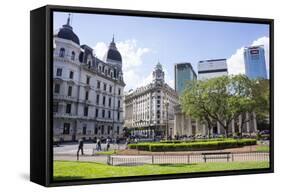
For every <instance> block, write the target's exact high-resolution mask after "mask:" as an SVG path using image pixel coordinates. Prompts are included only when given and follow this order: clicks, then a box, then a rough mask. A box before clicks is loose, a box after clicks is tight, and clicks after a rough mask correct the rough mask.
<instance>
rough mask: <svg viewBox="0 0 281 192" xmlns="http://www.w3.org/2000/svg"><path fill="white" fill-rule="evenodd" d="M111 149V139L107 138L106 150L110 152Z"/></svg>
mask: <svg viewBox="0 0 281 192" xmlns="http://www.w3.org/2000/svg"><path fill="white" fill-rule="evenodd" d="M109 148H110V139H109V138H107V139H106V150H107V151H108V149H109Z"/></svg>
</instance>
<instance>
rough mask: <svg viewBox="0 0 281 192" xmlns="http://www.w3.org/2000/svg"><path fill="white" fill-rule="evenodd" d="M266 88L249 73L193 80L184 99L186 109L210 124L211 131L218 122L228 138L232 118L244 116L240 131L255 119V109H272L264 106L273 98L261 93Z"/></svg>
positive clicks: (187, 112) (262, 110)
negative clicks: (213, 124) (252, 78)
mask: <svg viewBox="0 0 281 192" xmlns="http://www.w3.org/2000/svg"><path fill="white" fill-rule="evenodd" d="M263 87H264V86H261V84H260V83H257V80H250V79H249V78H248V77H247V76H245V75H236V76H222V77H217V78H212V79H209V80H203V81H193V82H189V83H188V84H187V86H186V89H185V91H184V94H183V95H182V97H181V99H180V101H181V105H182V110H183V112H184V113H185V114H187V115H189V116H191V117H193V118H195V119H197V120H199V121H201V122H202V123H205V124H206V125H208V129H209V130H210V129H211V128H212V122H214V121H215V122H218V123H219V124H220V125H221V126H222V127H223V129H224V130H225V136H226V137H228V127H229V126H230V125H231V123H232V120H237V119H238V117H239V116H240V117H242V118H241V119H240V121H241V123H240V124H239V126H240V127H239V130H242V129H241V128H242V127H243V125H244V124H245V123H246V122H247V121H250V120H251V119H253V118H254V116H255V113H254V112H256V111H260V113H262V112H263V113H264V111H266V110H268V108H267V107H266V106H264V105H266V103H267V100H269V98H268V97H267V96H266V95H264V96H261V94H259V93H260V92H262V91H263V90H262V88H263ZM261 105H262V106H261ZM209 132H210V131H209Z"/></svg>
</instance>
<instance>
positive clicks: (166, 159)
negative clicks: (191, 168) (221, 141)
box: [107, 152, 269, 166]
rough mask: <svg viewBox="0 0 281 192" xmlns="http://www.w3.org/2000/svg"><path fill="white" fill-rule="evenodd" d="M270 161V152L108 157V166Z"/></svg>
mask: <svg viewBox="0 0 281 192" xmlns="http://www.w3.org/2000/svg"><path fill="white" fill-rule="evenodd" d="M244 161H269V153H268V152H235V153H228V154H226V153H222V154H220V153H217V154H215V153H210V154H207V155H206V153H205V154H203V153H197V154H196V153H194V154H182V155H180V154H175V155H108V156H107V164H108V165H120V166H122V165H123V166H135V165H143V164H192V163H207V162H244Z"/></svg>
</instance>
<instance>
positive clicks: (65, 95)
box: [52, 18, 125, 141]
mask: <svg viewBox="0 0 281 192" xmlns="http://www.w3.org/2000/svg"><path fill="white" fill-rule="evenodd" d="M124 86H125V83H124V81H123V74H122V57H121V54H120V53H119V51H118V49H117V47H116V44H115V42H114V37H113V39H112V41H111V43H110V45H109V48H108V50H107V52H106V53H105V56H104V59H103V60H101V59H99V58H97V57H96V56H95V55H94V54H93V49H92V48H91V47H89V46H87V45H80V41H79V38H78V36H77V35H76V34H75V33H74V31H73V29H72V27H71V26H70V19H69V18H68V20H67V23H66V24H65V25H63V26H62V28H60V29H59V30H58V32H57V33H55V34H54V49H53V107H52V109H53V136H54V139H55V140H64V141H74V140H77V139H79V138H85V139H93V138H95V137H96V138H97V137H104V138H106V137H111V138H115V137H120V136H121V135H122V130H123V123H124V122H123V89H124Z"/></svg>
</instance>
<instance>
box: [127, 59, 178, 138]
mask: <svg viewBox="0 0 281 192" xmlns="http://www.w3.org/2000/svg"><path fill="white" fill-rule="evenodd" d="M164 78H165V74H164V71H163V69H162V65H161V64H160V63H158V64H157V65H156V66H155V68H154V71H153V82H151V83H150V84H148V85H146V86H143V87H139V88H137V89H136V90H134V91H131V92H129V93H127V94H125V100H124V103H125V127H127V128H128V129H129V130H131V132H132V134H133V135H139V136H144V137H147V138H154V137H155V136H158V137H164V136H167V133H168V135H169V136H172V131H173V130H172V129H173V127H174V125H173V120H174V106H175V105H176V104H177V103H178V95H177V93H176V92H175V90H174V89H172V88H171V87H170V86H169V85H168V84H167V83H165V81H164Z"/></svg>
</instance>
